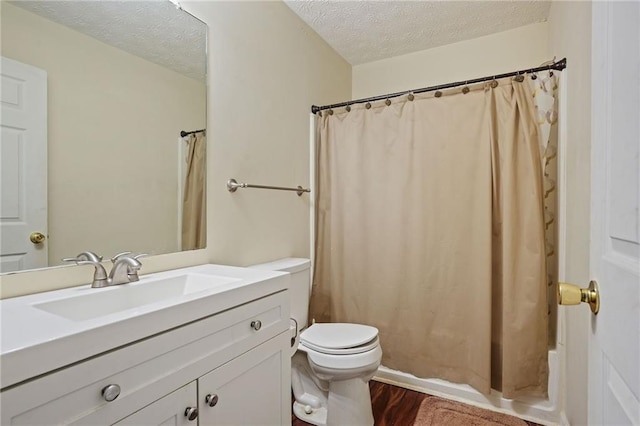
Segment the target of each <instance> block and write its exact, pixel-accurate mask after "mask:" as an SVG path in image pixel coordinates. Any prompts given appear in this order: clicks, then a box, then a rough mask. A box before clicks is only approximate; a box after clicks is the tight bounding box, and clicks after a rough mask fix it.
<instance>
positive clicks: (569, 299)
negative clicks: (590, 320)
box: [558, 281, 600, 315]
mask: <svg viewBox="0 0 640 426" xmlns="http://www.w3.org/2000/svg"><path fill="white" fill-rule="evenodd" d="M582 302H584V303H588V304H589V307H590V308H591V312H593V314H594V315H596V314H597V313H598V311H599V310H600V292H599V291H598V283H597V282H595V281H591V282H590V283H589V287H587V288H580V287H578V286H577V285H575V284H569V283H558V304H559V305H579V304H580V303H582Z"/></svg>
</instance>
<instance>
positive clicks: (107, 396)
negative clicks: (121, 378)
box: [102, 385, 120, 402]
mask: <svg viewBox="0 0 640 426" xmlns="http://www.w3.org/2000/svg"><path fill="white" fill-rule="evenodd" d="M119 395H120V386H118V385H108V386H105V387H104V388H103V389H102V397H103V398H104V400H105V401H107V402H111V401H113V400H114V399H116V398H117V397H118V396H119Z"/></svg>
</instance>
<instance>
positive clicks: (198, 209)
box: [182, 132, 207, 250]
mask: <svg viewBox="0 0 640 426" xmlns="http://www.w3.org/2000/svg"><path fill="white" fill-rule="evenodd" d="M206 148H207V138H206V136H205V134H204V132H198V133H192V134H190V135H189V139H188V140H187V149H188V153H187V173H186V179H185V183H184V199H183V203H182V250H194V249H200V248H204V247H205V246H206V244H207V222H206V216H207V199H206V195H205V194H206V193H205V179H206Z"/></svg>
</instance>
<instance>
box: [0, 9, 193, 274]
mask: <svg viewBox="0 0 640 426" xmlns="http://www.w3.org/2000/svg"><path fill="white" fill-rule="evenodd" d="M1 19H2V55H3V56H5V57H9V58H11V59H15V60H18V61H20V62H23V63H26V64H29V65H33V66H36V67H38V68H41V69H43V70H45V71H46V72H47V83H48V96H47V110H48V120H47V121H48V141H47V144H48V157H49V158H48V234H49V238H48V240H47V242H46V244H47V245H48V253H49V265H59V264H61V263H62V262H61V261H60V259H61V258H63V257H73V256H75V255H76V254H78V253H80V252H82V251H85V250H93V251H96V252H98V253H101V254H103V255H105V256H112V255H114V254H115V253H117V252H121V251H125V250H130V251H134V252H138V253H140V252H148V253H169V252H175V251H177V250H178V249H179V247H178V241H177V237H176V236H177V229H178V215H177V206H178V203H177V197H178V184H179V180H178V178H179V177H178V159H177V152H178V147H177V146H176V145H177V144H178V143H179V142H178V139H179V132H180V130H182V129H187V130H188V129H201V128H203V127H205V123H206V86H205V84H204V83H203V82H199V81H196V80H193V79H191V78H188V77H185V76H183V75H181V74H178V73H176V72H174V71H171V70H169V69H167V68H164V67H161V66H159V65H156V64H154V63H151V62H149V61H146V60H143V59H141V58H139V57H137V56H134V55H131V54H129V53H126V52H124V51H122V50H119V49H116V48H114V47H112V46H109V45H107V44H104V43H102V42H100V41H97V40H96V39H94V38H91V37H88V36H86V35H84V34H81V33H79V32H77V31H74V30H71V29H69V28H67V27H65V26H63V25H60V24H57V23H54V22H52V21H49V20H47V19H44V18H42V17H40V16H38V15H36V14H33V13H30V12H27V11H25V10H23V9H21V8H18V7H16V6H13V5H11V4H8V3H6V2H4V3H3V4H2V18H1Z"/></svg>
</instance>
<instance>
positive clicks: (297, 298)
mask: <svg viewBox="0 0 640 426" xmlns="http://www.w3.org/2000/svg"><path fill="white" fill-rule="evenodd" d="M250 268H258V269H266V270H268V271H280V272H289V273H290V274H291V287H290V289H289V293H290V294H291V318H294V319H295V320H296V321H297V323H298V331H300V330H302V329H303V328H305V327H306V326H307V320H308V318H307V316H308V314H309V291H310V289H311V261H310V260H309V259H303V258H299V257H288V258H285V259H279V260H274V261H273V262H267V263H260V264H258V265H251V266H250Z"/></svg>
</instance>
